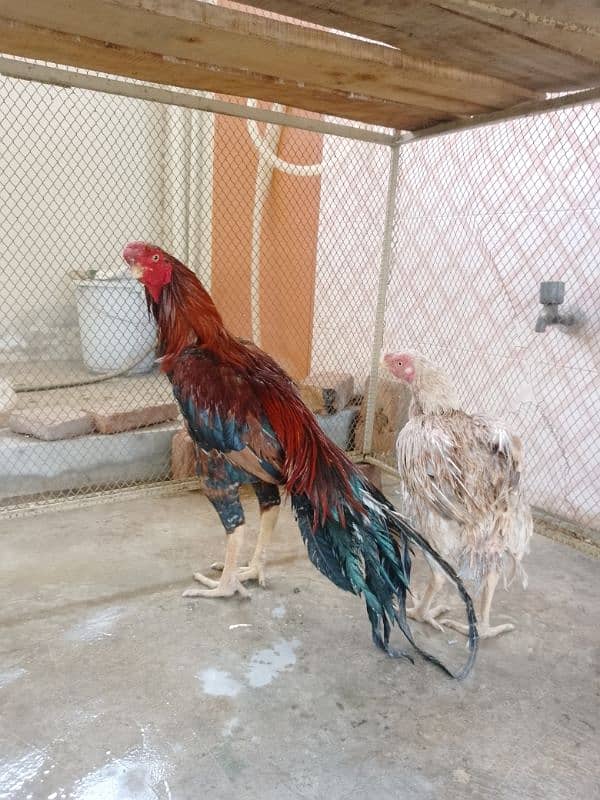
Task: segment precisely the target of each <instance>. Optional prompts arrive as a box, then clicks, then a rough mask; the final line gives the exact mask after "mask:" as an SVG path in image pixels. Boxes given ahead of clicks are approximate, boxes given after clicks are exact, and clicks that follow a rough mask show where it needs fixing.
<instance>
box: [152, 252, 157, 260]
mask: <svg viewBox="0 0 600 800" xmlns="http://www.w3.org/2000/svg"><path fill="white" fill-rule="evenodd" d="M158 258H159V256H158V253H155V254H154V255H153V256H152V261H158Z"/></svg>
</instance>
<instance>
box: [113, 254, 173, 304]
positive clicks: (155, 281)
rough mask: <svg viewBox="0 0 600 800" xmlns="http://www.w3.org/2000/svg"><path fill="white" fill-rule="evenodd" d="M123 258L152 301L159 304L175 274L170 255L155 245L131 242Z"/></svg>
mask: <svg viewBox="0 0 600 800" xmlns="http://www.w3.org/2000/svg"><path fill="white" fill-rule="evenodd" d="M123 258H124V259H125V261H126V262H127V264H128V265H129V269H130V270H131V273H132V275H133V276H134V278H137V279H138V280H139V281H140V283H143V284H144V286H145V287H146V289H147V290H148V291H149V293H150V295H151V296H152V299H153V300H154V301H155V302H156V303H158V300H159V298H160V293H161V291H162V289H163V287H164V286H166V285H167V284H168V283H170V281H171V277H172V274H173V264H172V262H171V257H170V256H169V254H168V253H165V251H164V250H161V248H160V247H156V246H155V245H153V244H147V243H146V242H129V244H127V245H125V249H124V250H123Z"/></svg>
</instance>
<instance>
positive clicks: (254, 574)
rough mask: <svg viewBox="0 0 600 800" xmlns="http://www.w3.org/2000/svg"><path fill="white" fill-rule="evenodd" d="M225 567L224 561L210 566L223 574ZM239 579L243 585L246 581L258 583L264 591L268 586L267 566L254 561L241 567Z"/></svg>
mask: <svg viewBox="0 0 600 800" xmlns="http://www.w3.org/2000/svg"><path fill="white" fill-rule="evenodd" d="M223 567H224V564H223V562H222V561H216V562H215V563H214V564H211V565H210V568H211V569H214V570H215V572H222V571H223ZM194 577H195V576H194ZM237 577H238V580H239V581H240V582H241V583H244V582H245V581H258V585H259V586H262V587H263V589H264V588H265V586H266V585H267V578H266V574H265V565H264V564H261V563H260V562H258V561H254V560H252V561H251V562H250V563H249V564H248V565H247V566H245V567H239V569H238V571H237Z"/></svg>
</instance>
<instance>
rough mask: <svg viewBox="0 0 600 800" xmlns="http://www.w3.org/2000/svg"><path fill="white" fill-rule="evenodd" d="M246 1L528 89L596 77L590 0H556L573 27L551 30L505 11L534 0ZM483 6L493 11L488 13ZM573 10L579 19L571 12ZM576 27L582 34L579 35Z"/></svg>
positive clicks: (599, 54)
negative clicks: (578, 0)
mask: <svg viewBox="0 0 600 800" xmlns="http://www.w3.org/2000/svg"><path fill="white" fill-rule="evenodd" d="M247 3H248V5H250V6H253V7H255V8H261V9H265V10H267V11H270V12H278V13H281V14H287V15H288V16H291V17H295V18H297V19H299V20H304V21H306V22H311V23H313V24H317V25H323V26H325V27H331V28H336V29H338V30H343V31H346V32H347V33H350V34H353V35H358V36H363V37H367V38H369V39H373V40H375V41H380V42H385V43H387V44H389V45H392V46H394V47H398V48H401V49H403V50H404V51H405V52H406V53H408V54H410V55H413V56H417V57H422V58H432V59H437V60H439V61H442V62H446V63H448V64H454V65H460V66H461V67H463V68H465V69H468V70H471V71H473V72H479V73H481V72H484V73H486V74H489V75H494V76H495V77H498V78H501V79H504V80H508V81H510V82H514V83H517V84H519V85H524V86H528V87H529V88H532V89H541V90H546V91H551V90H559V89H561V88H562V89H569V88H578V87H584V86H588V85H591V84H594V83H597V82H598V79H599V76H600V39H598V38H597V37H596V36H595V35H594V34H593V33H592V32H591V31H593V26H592V22H593V20H594V18H595V20H596V25H597V24H598V8H597V5H595V2H594V0H584V2H581V3H576V4H571V3H567V2H563V0H559V3H558V5H559V6H560V9H561V10H562V13H563V16H564V18H565V19H566V20H569V19H571V20H575V21H574V23H573V24H575V25H579V28H578V30H577V31H569V30H565V29H564V28H563V29H561V30H560V31H558V32H557V31H556V30H554V29H552V27H551V26H550V27H549V26H547V25H543V24H541V23H538V24H535V25H534V24H532V23H527V22H525V21H524V20H522V19H520V18H518V17H517V18H516V19H515V18H513V17H511V16H510V15H509V9H512V11H515V10H517V11H518V10H519V9H525V11H526V12H528V13H534V12H535V11H536V9H537V11H538V13H537V16H538V17H539V16H542V15H541V14H540V13H539V7H540V6H541V5H544V4H543V3H540V2H535V1H534V0H517V2H510V0H499V2H498V3H494V4H490V3H484V2H479V1H478V0H447V1H446V0H440V1H439V2H421V0H368V2H366V0H247ZM546 5H547V4H546ZM554 5H556V3H553V6H554ZM482 7H484V9H485V10H483V11H482V10H481V8H482ZM515 7H517V8H516V9H515ZM490 8H496V9H499V11H496V12H495V13H494V12H493V11H490V10H489V9H490ZM582 9H583V11H582ZM502 11H504V12H506V13H501V12H502ZM578 14H579V17H580V19H579V21H577V19H575V18H576V17H577V15H578ZM585 23H588V24H587V26H586V25H585ZM548 27H549V30H546V28H548ZM582 28H585V29H586V30H587V31H588V33H586V34H582V33H581V29H582ZM559 38H560V41H558V40H559Z"/></svg>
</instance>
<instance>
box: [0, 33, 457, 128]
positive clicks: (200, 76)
mask: <svg viewBox="0 0 600 800" xmlns="http://www.w3.org/2000/svg"><path fill="white" fill-rule="evenodd" d="M0 39H1V41H2V51H3V52H6V53H8V54H12V55H24V54H25V53H24V43H27V50H26V54H27V55H28V57H30V58H36V59H40V60H44V61H53V62H55V63H59V64H66V65H68V66H74V67H84V68H86V69H91V70H95V71H98V72H105V73H108V74H113V75H123V76H126V77H129V78H134V79H137V80H144V81H149V82H151V83H159V84H163V85H167V86H179V87H182V88H186V89H203V90H205V91H214V92H220V93H223V94H228V95H231V96H234V97H244V96H252V97H254V98H256V99H258V100H265V101H267V102H273V103H275V102H283V103H284V104H286V105H287V106H289V107H292V108H299V109H304V110H307V111H313V112H316V113H320V114H326V115H329V116H332V117H340V118H345V119H352V120H355V121H357V122H365V123H368V124H372V125H384V126H386V127H390V128H396V129H402V130H418V129H420V128H422V127H427V126H429V125H432V124H434V123H436V122H438V121H441V120H449V119H452V118H454V117H455V115H452V114H443V113H440V112H435V111H431V110H429V111H427V110H426V109H423V108H415V107H411V106H408V105H402V104H400V103H394V102H387V101H385V100H377V99H374V98H369V97H358V96H349V95H348V94H346V93H343V92H336V91H327V90H324V89H322V88H320V87H314V86H311V85H310V84H305V85H304V86H302V87H299V86H298V85H297V84H296V83H294V82H291V83H288V82H286V81H282V80H273V79H270V78H265V77H264V76H252V75H248V73H246V72H243V71H235V70H225V69H217V68H215V67H214V66H213V65H208V66H207V65H204V64H198V63H194V62H188V61H186V60H184V59H173V58H167V59H165V58H164V57H162V56H160V55H156V54H154V53H140V52H139V51H136V50H132V49H129V48H124V47H120V46H116V45H106V44H105V43H102V42H98V41H95V40H92V39H90V40H87V39H85V38H82V37H75V36H71V35H69V34H60V33H56V32H55V31H48V30H47V29H44V28H36V27H33V26H29V25H21V24H19V23H14V22H8V23H7V22H6V21H5V20H2V19H1V18H0ZM249 89H251V90H252V91H251V95H250V94H249V93H248V91H249Z"/></svg>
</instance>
